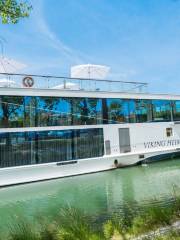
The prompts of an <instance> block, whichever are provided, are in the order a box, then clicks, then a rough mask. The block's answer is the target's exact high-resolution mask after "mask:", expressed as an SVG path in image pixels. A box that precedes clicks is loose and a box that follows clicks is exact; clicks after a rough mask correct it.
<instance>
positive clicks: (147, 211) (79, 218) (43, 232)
mask: <svg viewBox="0 0 180 240" xmlns="http://www.w3.org/2000/svg"><path fill="white" fill-rule="evenodd" d="M124 208H125V213H124V215H123V216H121V217H120V216H118V215H113V216H112V217H111V218H110V219H109V220H107V221H106V222H104V223H102V225H101V224H100V225H99V227H98V229H99V231H98V232H97V231H96V230H95V227H94V226H93V224H92V223H93V222H92V221H91V218H90V217H89V216H87V215H85V214H84V213H83V212H81V211H79V210H77V209H75V208H71V207H67V208H63V209H60V211H59V213H58V211H57V212H56V214H55V215H54V217H53V221H52V220H51V221H50V219H49V218H40V219H39V220H37V219H36V224H35V225H31V224H29V223H28V221H25V220H24V221H23V220H22V219H21V221H19V222H16V223H15V224H13V226H12V227H10V232H9V237H8V239H7V240H130V239H133V238H134V237H135V236H140V235H142V234H148V233H149V232H152V231H156V230H157V229H158V228H160V227H165V226H169V225H171V224H172V223H173V222H175V221H177V220H179V217H180V216H179V211H180V198H179V197H178V196H176V195H174V200H173V201H172V203H171V204H170V205H169V206H167V207H166V208H162V207H160V206H153V207H148V206H147V207H142V206H140V207H139V208H138V209H134V210H133V209H132V206H131V207H128V206H125V207H124ZM49 221H50V222H49ZM34 226H36V228H35V227H34ZM179 236H180V232H178V231H173V232H168V233H166V234H164V235H163V236H157V237H155V238H153V239H154V240H169V239H171V240H180V238H179ZM149 239H152V238H151V237H146V240H149Z"/></svg>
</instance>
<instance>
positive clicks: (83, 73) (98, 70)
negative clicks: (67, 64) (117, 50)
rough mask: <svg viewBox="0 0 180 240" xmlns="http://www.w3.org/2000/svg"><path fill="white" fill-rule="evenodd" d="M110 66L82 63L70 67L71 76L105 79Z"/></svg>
mask: <svg viewBox="0 0 180 240" xmlns="http://www.w3.org/2000/svg"><path fill="white" fill-rule="evenodd" d="M109 71H110V67H108V66H104V65H94V64H83V65H76V66H73V67H71V78H85V79H101V80H103V79H106V78H107V75H108V73H109Z"/></svg>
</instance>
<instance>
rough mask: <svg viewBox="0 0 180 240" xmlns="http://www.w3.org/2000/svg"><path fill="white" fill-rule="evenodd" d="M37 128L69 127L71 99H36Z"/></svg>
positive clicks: (70, 121)
mask: <svg viewBox="0 0 180 240" xmlns="http://www.w3.org/2000/svg"><path fill="white" fill-rule="evenodd" d="M36 101H37V103H36V115H37V126H61V125H71V123H72V107H71V98H52V97H37V98H36Z"/></svg>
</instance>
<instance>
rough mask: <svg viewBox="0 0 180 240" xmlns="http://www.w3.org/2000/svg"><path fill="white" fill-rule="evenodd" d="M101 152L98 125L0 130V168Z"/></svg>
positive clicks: (92, 155)
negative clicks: (43, 129)
mask: <svg viewBox="0 0 180 240" xmlns="http://www.w3.org/2000/svg"><path fill="white" fill-rule="evenodd" d="M103 154H104V138H103V129H101V128H98V129H75V130H58V131H55V130H53V131H39V132H11V133H0V167H13V166H21V165H30V164H40V163H49V162H61V161H68V160H74V159H82V158H93V157H99V156H102V155H103Z"/></svg>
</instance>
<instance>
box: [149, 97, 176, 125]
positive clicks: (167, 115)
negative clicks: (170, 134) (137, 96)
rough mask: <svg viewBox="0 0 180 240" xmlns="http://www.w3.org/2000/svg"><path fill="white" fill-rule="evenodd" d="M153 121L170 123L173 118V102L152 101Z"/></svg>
mask: <svg viewBox="0 0 180 240" xmlns="http://www.w3.org/2000/svg"><path fill="white" fill-rule="evenodd" d="M152 106H153V120H154V121H170V120H171V118H172V112H171V111H172V110H171V102H170V101H167V100H152Z"/></svg>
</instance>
